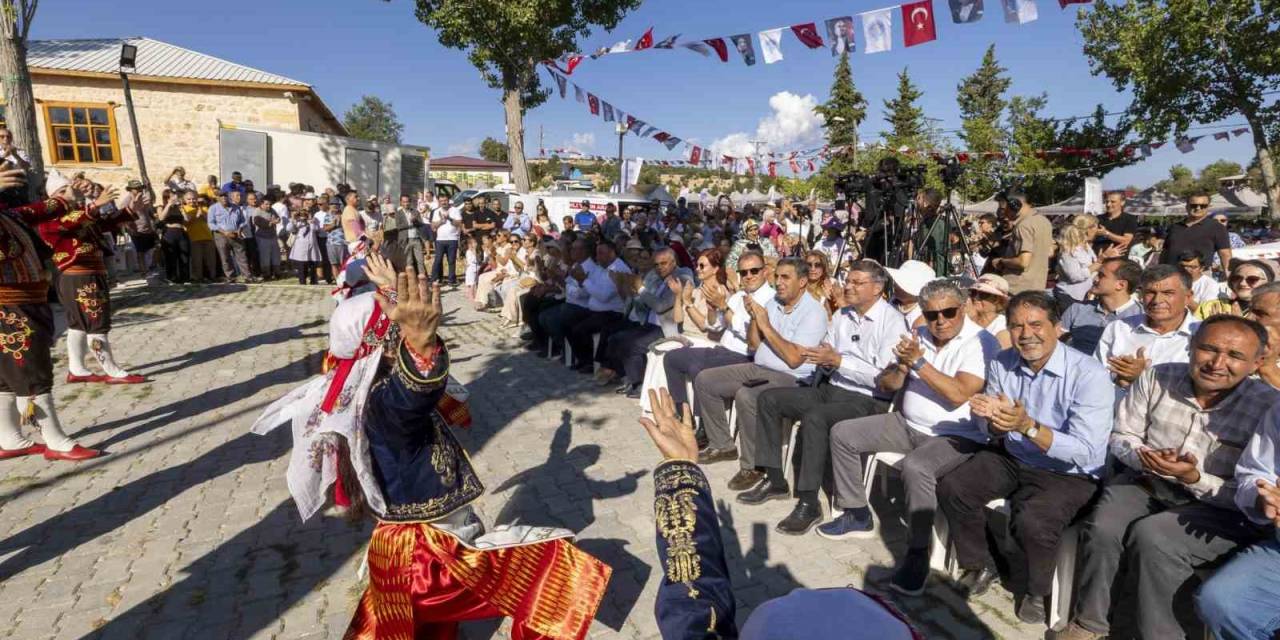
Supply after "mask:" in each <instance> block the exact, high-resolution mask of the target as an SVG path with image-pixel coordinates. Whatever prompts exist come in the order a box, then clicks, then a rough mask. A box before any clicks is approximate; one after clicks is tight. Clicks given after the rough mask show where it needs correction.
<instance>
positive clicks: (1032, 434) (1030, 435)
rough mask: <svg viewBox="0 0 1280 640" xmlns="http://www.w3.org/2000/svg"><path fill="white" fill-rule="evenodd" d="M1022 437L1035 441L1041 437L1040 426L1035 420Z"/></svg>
mask: <svg viewBox="0 0 1280 640" xmlns="http://www.w3.org/2000/svg"><path fill="white" fill-rule="evenodd" d="M1022 435H1023V436H1025V437H1026V438H1027V439H1028V440H1035V439H1036V436H1038V435H1040V425H1039V424H1038V423H1037V422H1036V421H1035V420H1032V421H1031V426H1030V427H1029V428H1027V430H1026V431H1023V432H1022Z"/></svg>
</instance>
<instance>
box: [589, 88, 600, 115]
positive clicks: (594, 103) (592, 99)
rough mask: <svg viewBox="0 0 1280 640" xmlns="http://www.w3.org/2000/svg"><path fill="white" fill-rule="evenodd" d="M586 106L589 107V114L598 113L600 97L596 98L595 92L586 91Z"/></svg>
mask: <svg viewBox="0 0 1280 640" xmlns="http://www.w3.org/2000/svg"><path fill="white" fill-rule="evenodd" d="M587 107H588V108H589V109H591V115H593V116H598V115H600V98H597V97H596V94H594V93H588V94H587Z"/></svg>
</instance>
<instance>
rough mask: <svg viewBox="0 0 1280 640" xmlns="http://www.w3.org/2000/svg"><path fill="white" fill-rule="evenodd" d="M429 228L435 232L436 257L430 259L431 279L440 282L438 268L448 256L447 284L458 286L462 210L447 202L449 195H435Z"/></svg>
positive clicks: (441, 275)
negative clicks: (434, 204) (434, 205)
mask: <svg viewBox="0 0 1280 640" xmlns="http://www.w3.org/2000/svg"><path fill="white" fill-rule="evenodd" d="M431 228H432V229H435V233H436V257H435V259H434V260H432V261H431V281H432V282H440V281H441V279H442V278H443V277H444V276H443V274H442V273H440V270H441V268H442V267H444V260H445V257H446V256H447V257H448V258H449V286H450V287H456V286H458V237H459V236H460V235H461V233H462V212H461V211H459V210H458V208H457V207H454V206H452V205H451V204H450V203H449V196H447V195H445V194H443V193H441V194H440V195H438V196H436V207H435V208H434V209H432V210H431Z"/></svg>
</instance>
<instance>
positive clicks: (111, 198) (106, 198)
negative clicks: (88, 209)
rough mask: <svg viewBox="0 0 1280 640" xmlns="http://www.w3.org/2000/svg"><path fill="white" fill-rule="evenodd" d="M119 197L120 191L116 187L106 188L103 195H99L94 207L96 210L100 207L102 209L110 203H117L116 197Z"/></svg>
mask: <svg viewBox="0 0 1280 640" xmlns="http://www.w3.org/2000/svg"><path fill="white" fill-rule="evenodd" d="M118 195H120V190H119V189H117V188H116V187H115V186H114V185H113V186H110V187H106V188H105V189H103V190H102V193H101V194H99V195H98V198H97V199H96V200H94V201H93V207H94V208H95V209H96V208H98V207H101V206H103V205H105V204H107V203H108V202H115V199H116V196H118Z"/></svg>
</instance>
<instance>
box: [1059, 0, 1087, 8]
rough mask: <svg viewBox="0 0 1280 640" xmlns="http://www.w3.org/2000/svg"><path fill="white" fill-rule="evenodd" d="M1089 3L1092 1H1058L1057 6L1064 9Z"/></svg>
mask: <svg viewBox="0 0 1280 640" xmlns="http://www.w3.org/2000/svg"><path fill="white" fill-rule="evenodd" d="M1091 1H1092V0H1058V6H1059V7H1062V8H1063V9H1066V8H1067V5H1069V4H1089V3H1090V2H1091Z"/></svg>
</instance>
